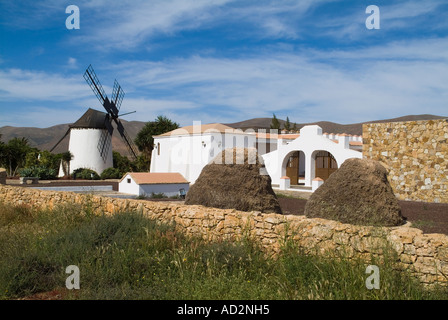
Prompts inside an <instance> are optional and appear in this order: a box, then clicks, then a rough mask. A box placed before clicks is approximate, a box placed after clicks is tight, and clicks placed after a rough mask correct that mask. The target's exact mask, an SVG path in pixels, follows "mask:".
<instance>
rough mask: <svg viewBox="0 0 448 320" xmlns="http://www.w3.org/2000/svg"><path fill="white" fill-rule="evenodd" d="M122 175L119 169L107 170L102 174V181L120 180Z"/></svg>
mask: <svg viewBox="0 0 448 320" xmlns="http://www.w3.org/2000/svg"><path fill="white" fill-rule="evenodd" d="M121 177H122V174H121V172H120V170H119V169H118V168H107V169H105V170H104V171H103V172H102V173H101V179H103V180H105V179H120V178H121Z"/></svg>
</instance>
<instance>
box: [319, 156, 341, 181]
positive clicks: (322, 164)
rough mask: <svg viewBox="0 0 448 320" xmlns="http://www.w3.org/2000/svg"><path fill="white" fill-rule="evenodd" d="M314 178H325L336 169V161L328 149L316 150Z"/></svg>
mask: <svg viewBox="0 0 448 320" xmlns="http://www.w3.org/2000/svg"><path fill="white" fill-rule="evenodd" d="M315 159H316V160H315V163H316V165H315V167H316V175H315V176H316V178H317V177H319V178H321V179H322V180H324V181H325V180H327V179H328V177H329V176H330V175H331V174H332V173H333V172H335V171H336V170H337V169H338V163H337V162H336V159H335V158H334V157H333V155H332V154H331V153H330V152H328V151H318V152H317V153H316V157H315Z"/></svg>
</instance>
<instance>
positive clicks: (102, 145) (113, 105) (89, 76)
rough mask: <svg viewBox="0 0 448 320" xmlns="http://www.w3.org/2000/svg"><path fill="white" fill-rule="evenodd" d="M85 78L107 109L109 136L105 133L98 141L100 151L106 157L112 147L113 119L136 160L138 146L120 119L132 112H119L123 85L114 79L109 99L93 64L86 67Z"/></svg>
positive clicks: (106, 124)
mask: <svg viewBox="0 0 448 320" xmlns="http://www.w3.org/2000/svg"><path fill="white" fill-rule="evenodd" d="M84 79H85V80H86V81H87V83H88V84H89V86H90V88H91V89H92V91H93V93H94V94H95V95H96V97H97V98H98V100H99V101H100V102H101V104H102V105H103V107H104V109H106V111H107V115H106V118H105V121H104V124H105V126H106V128H107V131H108V134H109V136H107V135H106V133H105V134H104V136H103V137H102V139H101V140H100V141H99V142H98V151H100V153H101V156H102V157H104V156H105V154H106V152H107V151H108V150H109V149H110V144H111V139H109V138H112V133H113V131H114V128H113V126H112V121H114V122H115V124H116V126H117V130H118V132H119V133H120V136H121V138H122V139H123V141H124V142H125V144H126V146H127V148H128V150H129V154H130V155H131V157H133V158H134V160H136V159H137V147H136V146H135V144H134V143H133V141H132V139H131V138H130V137H129V135H128V133H127V132H126V130H125V129H124V127H123V124H122V123H121V121H120V119H119V117H120V116H123V115H126V114H129V113H132V112H129V113H126V114H122V115H119V114H118V112H119V111H120V107H121V103H122V102H123V97H124V91H123V90H122V89H121V86H120V85H119V84H118V82H117V80H115V81H114V88H113V90H112V99H111V100H109V98H108V97H107V96H106V93H105V92H104V89H103V87H102V86H101V83H100V81H99V80H98V77H97V76H96V73H95V71H94V70H93V68H92V65H89V67H88V68H87V69H86V72H85V73H84Z"/></svg>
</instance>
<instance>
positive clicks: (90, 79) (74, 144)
mask: <svg viewBox="0 0 448 320" xmlns="http://www.w3.org/2000/svg"><path fill="white" fill-rule="evenodd" d="M84 79H85V80H86V81H87V83H88V84H89V86H90V88H91V89H92V91H93V93H94V94H95V96H96V97H97V98H98V100H99V101H100V102H101V104H102V105H103V107H104V109H105V111H106V112H101V111H97V110H94V109H90V108H89V109H88V110H87V111H86V112H85V113H84V114H83V115H82V117H81V118H80V119H78V120H77V121H76V122H75V123H73V124H72V125H70V126H69V129H68V130H67V132H66V133H65V135H64V136H63V137H62V138H61V139H60V140H59V141H58V142H57V143H56V145H55V146H54V147H53V148H52V149H51V150H50V152H51V151H53V150H54V149H55V148H56V147H57V146H58V145H59V144H60V143H61V141H62V140H63V139H64V138H65V137H66V136H67V135H68V134H69V133H70V142H69V148H68V149H69V151H70V152H71V153H72V155H73V160H71V161H70V171H71V172H70V173H72V172H73V170H76V169H78V168H90V169H92V170H94V171H96V172H97V173H99V174H101V172H103V170H104V169H107V168H109V167H112V166H113V160H112V148H111V144H112V134H113V132H114V127H113V124H112V123H113V122H115V125H116V127H117V130H118V132H119V134H120V136H121V137H122V139H123V141H124V143H125V145H126V146H127V148H128V151H129V155H130V156H131V157H132V158H133V159H134V160H135V159H137V148H136V146H135V144H134V143H133V141H132V139H131V138H130V137H129V134H128V133H127V132H126V130H125V128H124V126H123V124H122V123H121V121H120V119H119V117H120V116H122V115H119V114H118V112H119V110H120V107H121V103H122V101H123V97H124V91H123V90H122V89H121V86H120V85H119V84H118V82H117V80H115V82H114V87H113V90H112V99H111V100H109V98H108V97H107V95H106V94H105V92H104V89H103V87H102V86H101V83H100V81H99V80H98V77H97V76H96V74H95V71H94V70H93V68H92V66H91V65H90V66H89V67H88V68H87V69H86V71H85V73H84ZM134 112H135V111H134ZM130 113H133V112H130ZM126 114H129V113H126ZM63 171H64V170H63V167H62V164H61V169H60V172H59V176H63V175H64V172H63Z"/></svg>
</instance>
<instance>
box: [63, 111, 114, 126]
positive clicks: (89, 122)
mask: <svg viewBox="0 0 448 320" xmlns="http://www.w3.org/2000/svg"><path fill="white" fill-rule="evenodd" d="M106 117H107V114H106V113H105V112H101V111H98V110H94V109H91V108H89V110H87V111H86V112H85V113H84V114H83V115H82V116H81V118H79V119H78V121H76V122H75V123H73V124H72V125H70V128H86V129H107V127H106V123H105V119H106Z"/></svg>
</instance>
